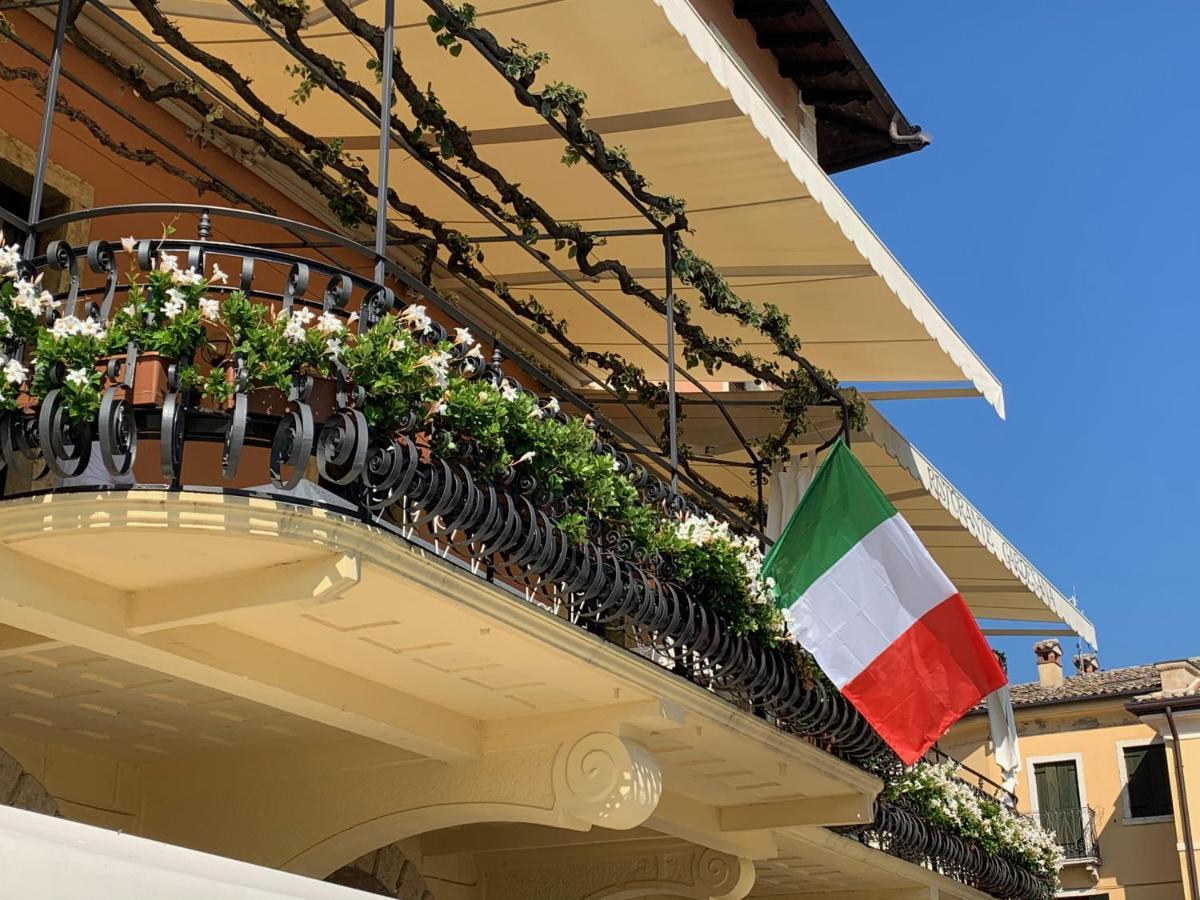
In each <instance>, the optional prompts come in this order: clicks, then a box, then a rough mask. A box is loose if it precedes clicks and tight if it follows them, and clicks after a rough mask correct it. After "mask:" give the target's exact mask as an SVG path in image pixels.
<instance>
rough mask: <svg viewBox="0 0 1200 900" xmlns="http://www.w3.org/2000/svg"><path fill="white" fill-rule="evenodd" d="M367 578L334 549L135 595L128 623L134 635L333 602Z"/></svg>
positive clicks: (355, 561) (350, 559) (353, 558)
mask: <svg viewBox="0 0 1200 900" xmlns="http://www.w3.org/2000/svg"><path fill="white" fill-rule="evenodd" d="M361 579H362V565H361V563H360V561H359V558H358V557H357V556H354V555H351V554H348V553H333V554H326V555H322V556H321V557H320V558H318V559H302V560H297V561H294V562H288V563H283V564H282V565H278V566H271V567H270V568H265V569H261V570H259V571H257V572H249V573H247V572H240V573H238V574H236V575H226V576H223V577H216V578H205V579H203V580H201V581H189V582H183V583H180V584H171V585H165V586H162V587H156V588H152V589H150V590H145V591H138V592H137V593H135V594H133V596H132V597H131V598H130V600H129V602H128V604H127V606H128V612H127V614H126V627H127V628H128V630H129V631H130V632H131V633H133V634H148V633H150V632H153V631H162V630H164V629H168V628H180V627H183V626H185V625H205V624H210V623H213V622H219V621H220V620H222V619H224V618H227V617H228V616H229V615H230V614H233V613H237V612H238V611H239V610H243V609H252V608H259V607H263V606H275V605H277V604H285V603H299V604H303V605H316V604H320V603H328V602H329V601H330V600H335V599H337V598H338V597H339V596H341V595H342V593H343V592H345V591H347V590H349V589H350V588H352V587H353V586H354V585H356V584H358V583H359V581H360V580H361Z"/></svg>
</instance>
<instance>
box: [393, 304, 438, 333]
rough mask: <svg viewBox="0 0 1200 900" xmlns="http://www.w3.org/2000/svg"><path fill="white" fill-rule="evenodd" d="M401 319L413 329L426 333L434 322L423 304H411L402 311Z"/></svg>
mask: <svg viewBox="0 0 1200 900" xmlns="http://www.w3.org/2000/svg"><path fill="white" fill-rule="evenodd" d="M400 321H402V322H404V323H405V324H406V325H408V327H409V328H411V329H412V330H413V331H418V332H421V333H424V332H426V331H428V330H429V326H430V325H432V324H433V320H432V319H431V318H429V316H428V315H426V313H425V307H423V306H410V307H409V308H408V309H406V310H404V312H402V313H400Z"/></svg>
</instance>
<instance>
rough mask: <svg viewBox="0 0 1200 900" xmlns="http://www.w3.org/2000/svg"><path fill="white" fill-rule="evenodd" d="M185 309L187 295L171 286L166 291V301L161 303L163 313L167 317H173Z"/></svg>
mask: <svg viewBox="0 0 1200 900" xmlns="http://www.w3.org/2000/svg"><path fill="white" fill-rule="evenodd" d="M185 309H187V297H185V296H184V295H183V292H182V291H180V290H179V289H178V288H171V289H170V290H168V291H167V302H166V303H164V304H163V315H164V316H166V317H167V318H168V319H174V318H175V317H176V316H177V315H179V314H180V313H181V312H183V311H184V310H185Z"/></svg>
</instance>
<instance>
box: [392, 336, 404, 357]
mask: <svg viewBox="0 0 1200 900" xmlns="http://www.w3.org/2000/svg"><path fill="white" fill-rule="evenodd" d="M407 346H408V341H407V340H405V338H404V335H400V336H399V337H394V338H392V339H391V341H389V342H388V349H389V350H391V351H392V352H393V353H399V352H400V351H401V350H403V349H404V348H405V347H407Z"/></svg>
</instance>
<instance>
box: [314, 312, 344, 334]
mask: <svg viewBox="0 0 1200 900" xmlns="http://www.w3.org/2000/svg"><path fill="white" fill-rule="evenodd" d="M316 329H317V331H319V332H321V334H340V333H341V332H343V331H345V330H346V326H345V325H343V324H342V320H341V319H339V318H338V317H337V316H336V315H334V314H333V313H331V312H329V311H326V312H323V313H321V315H320V316H318V317H317V325H316Z"/></svg>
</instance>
